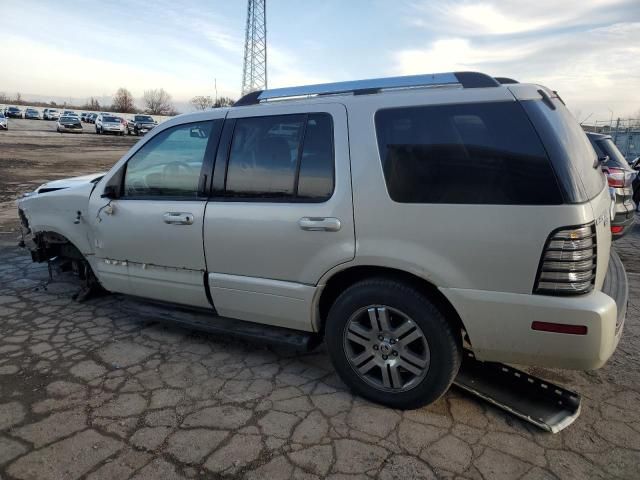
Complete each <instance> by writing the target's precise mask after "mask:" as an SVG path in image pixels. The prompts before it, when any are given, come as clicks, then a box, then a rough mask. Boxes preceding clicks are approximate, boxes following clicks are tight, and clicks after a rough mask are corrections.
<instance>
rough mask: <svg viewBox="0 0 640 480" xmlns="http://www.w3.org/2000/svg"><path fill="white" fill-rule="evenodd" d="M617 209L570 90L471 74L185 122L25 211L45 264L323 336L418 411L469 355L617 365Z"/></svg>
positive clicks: (345, 360)
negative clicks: (566, 94)
mask: <svg viewBox="0 0 640 480" xmlns="http://www.w3.org/2000/svg"><path fill="white" fill-rule="evenodd" d="M96 126H98V122H96ZM105 131H106V128H105ZM610 205H611V198H610V195H609V191H608V188H607V184H606V181H605V178H604V176H603V174H602V172H601V170H600V168H598V162H597V157H596V154H595V152H594V151H593V149H592V148H591V146H590V145H589V141H588V140H587V137H586V136H585V135H584V133H583V132H582V130H581V129H580V126H579V125H578V123H577V122H576V121H575V119H574V118H573V117H572V116H571V115H570V114H569V111H568V110H567V108H566V107H565V105H564V103H563V102H562V100H561V99H560V98H559V97H558V95H557V94H556V93H555V92H553V91H551V90H548V89H547V88H545V87H542V86H539V85H531V84H519V83H516V82H513V81H511V80H506V79H503V80H500V81H498V80H496V79H494V78H492V77H489V76H487V75H484V74H479V73H472V72H462V73H445V74H435V75H418V76H412V77H396V78H386V79H376V80H365V81H354V82H344V83H337V84H325V85H312V86H307V87H295V88H285V89H276V90H266V91H262V92H254V93H252V94H249V95H247V96H245V97H243V98H242V99H241V100H240V101H239V102H237V103H236V105H235V106H234V107H231V108H227V109H214V110H209V111H205V112H200V113H193V114H187V115H181V116H178V117H175V118H173V119H171V120H168V121H166V122H164V123H162V124H161V125H159V126H157V127H156V128H154V129H153V130H152V131H151V132H150V133H149V135H147V136H146V137H144V138H143V139H141V140H140V141H139V142H138V143H137V144H136V145H135V146H134V147H133V148H132V149H131V150H130V151H129V152H128V153H127V154H126V155H125V156H124V157H123V158H122V159H121V160H120V161H119V162H118V163H117V164H116V165H115V166H114V167H113V168H112V169H111V170H110V171H109V172H107V173H106V174H98V175H95V176H87V177H81V178H76V179H70V180H68V181H64V180H63V181H57V182H51V183H49V184H45V185H43V186H42V187H40V188H39V189H38V190H36V191H35V192H33V193H31V194H27V196H25V197H24V198H22V199H21V200H20V201H19V212H20V216H21V218H22V222H23V230H24V233H25V237H27V239H28V240H29V247H30V249H31V250H32V255H33V259H34V261H47V260H49V259H51V258H54V257H55V258H57V259H58V260H60V259H67V260H68V261H70V262H73V263H75V264H76V267H77V268H76V269H75V270H76V271H80V272H81V275H82V277H83V278H84V279H85V281H86V284H87V286H88V287H91V285H95V284H97V283H99V284H100V285H101V286H102V287H103V288H104V289H106V290H108V291H111V292H120V293H124V294H130V295H134V296H136V297H143V298H147V299H153V300H157V301H162V302H164V305H165V306H166V308H168V309H173V310H175V311H183V310H184V308H182V307H181V308H179V309H178V308H173V307H172V306H171V305H175V304H180V305H182V306H188V307H193V308H194V309H198V310H194V311H195V312H199V313H198V315H200V317H199V318H200V320H199V321H198V322H196V323H197V325H198V326H199V327H204V328H213V329H215V328H218V329H222V330H229V331H232V330H242V331H244V332H245V333H246V332H253V333H254V336H259V335H262V336H265V337H267V338H271V339H273V340H278V339H280V340H282V339H283V338H301V337H303V338H307V339H318V338H324V340H325V342H326V344H327V348H328V350H329V353H330V355H331V358H332V361H333V363H334V365H335V368H336V370H337V371H338V373H339V374H340V376H341V378H342V379H343V380H344V381H345V383H347V384H348V385H349V386H350V387H351V388H353V389H354V390H355V391H356V392H358V393H359V394H361V395H363V396H365V397H367V398H369V399H372V400H374V401H377V402H381V403H384V404H386V405H391V406H394V407H399V408H412V407H417V406H420V405H424V404H427V403H429V402H432V401H434V400H435V399H437V398H438V397H439V396H440V395H442V394H443V392H445V391H446V390H447V389H448V388H449V386H450V384H451V382H452V381H453V380H454V377H455V376H456V373H457V371H458V369H459V366H460V364H461V359H462V355H463V353H462V352H463V344H464V345H465V346H466V347H467V348H469V349H471V350H472V351H473V354H474V355H475V357H476V358H477V359H479V360H488V361H497V362H513V363H519V364H529V365H541V366H548V367H558V368H571V369H593V368H598V367H600V366H602V365H603V364H604V363H605V362H606V361H607V359H608V358H609V357H610V356H611V354H612V353H613V351H614V350H615V348H616V346H617V344H618V340H619V338H620V335H621V332H622V325H623V321H624V316H625V312H626V300H627V296H628V293H627V283H626V274H625V272H624V268H623V267H622V265H621V263H620V260H619V258H618V257H617V256H616V255H615V253H614V252H613V250H611V249H610V246H611V232H610V230H609V222H610V210H611V208H610ZM608 272H609V274H608ZM605 277H606V279H605ZM231 319H232V320H231ZM256 332H263V333H260V334H256ZM298 332H300V333H298ZM297 335H298V336H297ZM310 341H311V340H310Z"/></svg>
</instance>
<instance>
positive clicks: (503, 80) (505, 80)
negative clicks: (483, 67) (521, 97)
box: [496, 77, 519, 85]
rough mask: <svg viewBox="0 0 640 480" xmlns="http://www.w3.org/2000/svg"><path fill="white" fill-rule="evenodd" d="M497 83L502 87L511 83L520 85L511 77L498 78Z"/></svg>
mask: <svg viewBox="0 0 640 480" xmlns="http://www.w3.org/2000/svg"><path fill="white" fill-rule="evenodd" d="M496 81H498V82H500V84H501V85H505V84H510V83H519V82H518V81H517V80H514V79H513V78H509V77H496Z"/></svg>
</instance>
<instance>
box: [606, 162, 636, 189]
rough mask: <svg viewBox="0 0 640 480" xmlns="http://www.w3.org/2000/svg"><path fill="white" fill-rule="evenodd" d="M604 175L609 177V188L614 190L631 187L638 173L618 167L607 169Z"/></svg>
mask: <svg viewBox="0 0 640 480" xmlns="http://www.w3.org/2000/svg"><path fill="white" fill-rule="evenodd" d="M603 170H604V174H605V175H606V176H607V182H609V186H610V187H613V188H624V187H628V186H630V185H631V183H632V182H633V179H634V178H635V176H636V174H637V173H636V172H632V171H630V170H624V169H622V168H617V167H605V168H604V169H603Z"/></svg>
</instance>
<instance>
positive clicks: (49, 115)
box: [42, 108, 60, 120]
mask: <svg viewBox="0 0 640 480" xmlns="http://www.w3.org/2000/svg"><path fill="white" fill-rule="evenodd" d="M59 118H60V112H59V111H58V110H57V109H55V108H45V109H44V110H43V111H42V119H43V120H58V119H59Z"/></svg>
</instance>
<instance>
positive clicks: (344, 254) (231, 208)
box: [204, 104, 355, 330]
mask: <svg viewBox="0 0 640 480" xmlns="http://www.w3.org/2000/svg"><path fill="white" fill-rule="evenodd" d="M267 111H268V115H267V114H265V107H264V106H255V107H243V108H238V109H234V110H233V111H231V112H229V115H228V116H227V120H226V122H225V127H224V130H223V133H222V137H221V141H220V147H219V149H218V154H217V157H216V162H215V167H214V175H213V188H212V197H211V198H210V201H209V203H208V204H207V208H206V212H205V222H204V246H205V256H206V260H207V268H208V271H209V285H210V290H211V296H212V299H213V303H214V305H215V307H216V309H217V311H218V313H219V314H220V315H223V316H229V317H234V318H240V319H245V320H251V321H255V322H262V323H269V324H274V325H279V326H284V327H289V328H297V329H302V330H311V328H312V327H311V322H310V321H309V318H310V316H311V303H312V298H313V295H314V293H315V290H316V287H315V285H316V284H317V282H318V280H319V279H320V277H321V276H322V275H323V274H324V273H325V272H326V271H328V270H329V269H331V268H333V267H335V266H336V265H338V264H340V263H343V262H347V261H349V260H351V259H353V257H354V253H355V239H354V227H353V206H352V196H351V173H350V163H349V144H348V134H347V114H346V109H345V107H344V105H341V104H324V105H319V104H317V105H312V106H309V105H307V106H304V105H299V106H295V107H292V106H291V105H288V106H278V107H271V106H270V107H269V108H268V110H267Z"/></svg>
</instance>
